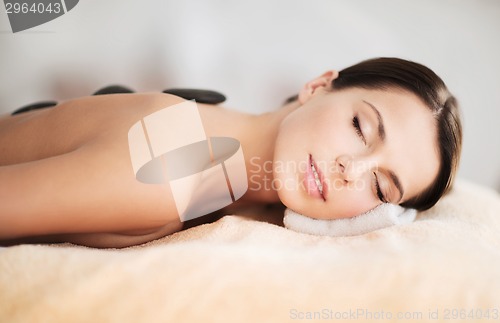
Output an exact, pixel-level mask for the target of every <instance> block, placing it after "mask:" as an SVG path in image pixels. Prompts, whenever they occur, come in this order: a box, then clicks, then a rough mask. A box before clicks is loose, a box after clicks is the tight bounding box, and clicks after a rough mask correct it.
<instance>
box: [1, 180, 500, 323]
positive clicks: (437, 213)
mask: <svg viewBox="0 0 500 323" xmlns="http://www.w3.org/2000/svg"><path fill="white" fill-rule="evenodd" d="M264 218H265V216H264V215H263V214H259V213H257V214H253V215H232V216H226V217H223V218H222V219H221V220H219V221H217V222H215V223H211V224H206V225H202V226H198V227H195V228H191V229H189V230H186V231H183V232H179V233H176V234H173V235H171V236H168V237H165V238H163V239H160V240H157V241H154V242H151V243H149V244H146V245H143V246H140V247H134V248H129V249H122V250H110V249H108V250H98V249H91V248H85V247H80V246H74V245H70V244H65V245H21V246H16V247H9V248H2V249H0V322H120V323H124V322H305V321H307V322H312V321H332V322H333V321H337V320H338V321H341V322H369V321H376V322H405V321H406V322H437V321H446V322H452V321H453V322H460V321H464V322H483V321H484V322H494V321H499V320H500V312H499V311H500V197H499V195H498V193H496V192H494V191H491V190H488V189H485V188H482V187H478V186H476V185H473V184H471V183H467V182H463V181H461V182H458V183H457V185H456V187H455V190H454V191H453V192H452V193H451V194H450V195H449V196H447V197H446V198H444V199H443V200H442V201H440V202H439V203H438V204H437V205H436V206H435V207H434V208H433V209H431V210H429V211H427V212H424V213H420V214H419V215H418V216H417V220H416V222H414V223H412V224H408V225H401V226H394V227H390V228H386V229H381V230H378V231H375V232H371V233H368V234H364V235H361V236H354V237H337V238H333V237H318V236H311V235H306V234H301V233H296V232H293V231H290V230H287V229H285V228H283V227H282V226H280V222H281V218H279V217H278V218H276V217H275V218H272V221H270V222H271V223H268V222H266V221H265V220H264ZM495 318H496V320H495Z"/></svg>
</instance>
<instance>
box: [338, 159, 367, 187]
mask: <svg viewBox="0 0 500 323" xmlns="http://www.w3.org/2000/svg"><path fill="white" fill-rule="evenodd" d="M337 164H338V166H339V173H340V174H341V176H342V179H343V180H344V181H346V182H352V181H355V180H357V179H359V178H360V177H361V176H362V175H363V174H364V173H365V172H366V171H367V169H366V167H364V165H365V161H364V160H360V159H356V158H354V157H353V156H349V155H342V156H340V157H339V158H337Z"/></svg>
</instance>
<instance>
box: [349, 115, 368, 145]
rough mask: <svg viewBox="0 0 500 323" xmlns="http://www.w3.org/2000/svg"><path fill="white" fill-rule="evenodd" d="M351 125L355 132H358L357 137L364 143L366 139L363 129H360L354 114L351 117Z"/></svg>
mask: <svg viewBox="0 0 500 323" xmlns="http://www.w3.org/2000/svg"><path fill="white" fill-rule="evenodd" d="M352 125H353V127H354V130H356V133H357V134H358V136H359V138H361V140H362V141H363V143H364V144H365V145H366V139H365V136H364V135H363V131H361V126H360V125H359V118H358V116H354V118H352Z"/></svg>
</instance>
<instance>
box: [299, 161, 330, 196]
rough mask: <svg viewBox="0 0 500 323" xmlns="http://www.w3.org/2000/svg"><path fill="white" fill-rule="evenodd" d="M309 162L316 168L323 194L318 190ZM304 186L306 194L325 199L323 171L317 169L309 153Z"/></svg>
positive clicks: (325, 187) (326, 190) (325, 186)
mask: <svg viewBox="0 0 500 323" xmlns="http://www.w3.org/2000/svg"><path fill="white" fill-rule="evenodd" d="M311 163H312V164H313V165H314V168H315V169H316V172H317V173H318V176H319V180H320V182H321V185H322V186H323V194H321V192H320V191H319V188H318V185H316V180H315V178H314V174H313V171H312V167H311ZM305 186H306V189H307V194H309V195H310V196H312V197H316V198H319V199H322V200H323V201H326V196H327V193H328V187H327V185H326V183H325V180H324V176H323V173H322V172H321V169H319V167H318V165H317V164H316V162H315V161H314V158H313V157H312V155H311V154H309V159H308V163H307V171H306V174H305Z"/></svg>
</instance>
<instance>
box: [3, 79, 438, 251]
mask: <svg viewBox="0 0 500 323" xmlns="http://www.w3.org/2000/svg"><path fill="white" fill-rule="evenodd" d="M336 76H337V72H335V71H328V72H326V73H325V74H323V75H321V76H320V77H318V78H316V79H314V80H312V81H311V82H308V83H307V84H305V85H304V87H303V89H302V90H301V91H300V95H299V100H298V101H296V102H292V103H289V104H287V105H285V106H284V107H280V108H279V109H276V110H275V111H272V112H268V113H263V114H260V115H251V114H246V113H242V112H238V111H236V110H235V109H229V108H226V107H222V106H212V105H205V104H198V109H199V112H200V115H201V119H202V122H203V126H204V129H205V133H206V134H207V136H209V137H211V136H227V137H233V138H236V139H238V140H239V141H240V143H241V145H242V150H243V153H244V156H245V164H246V167H247V175H248V183H249V186H248V191H247V192H246V194H245V195H244V196H243V197H242V198H241V199H239V200H238V201H236V202H235V203H233V204H232V205H230V206H228V207H226V208H224V209H222V210H220V211H219V212H217V213H218V214H228V213H232V212H237V210H238V209H241V208H245V207H246V206H249V205H255V204H256V203H263V204H267V203H277V202H280V201H281V202H282V203H283V204H284V205H286V206H288V207H290V208H292V209H294V210H296V211H298V212H301V213H303V214H305V215H308V216H310V217H314V218H320V219H335V218H346V217H352V216H355V215H358V214H360V213H363V212H365V211H367V210H369V209H371V208H373V207H375V206H377V205H378V204H380V203H382V202H381V201H380V200H379V199H378V198H377V195H376V192H375V190H374V185H373V183H374V180H373V176H374V175H373V173H374V172H375V173H376V174H378V180H379V184H380V186H381V188H382V190H383V192H384V194H386V196H387V198H388V199H390V201H391V202H393V203H401V202H403V201H405V200H407V199H409V198H411V197H413V196H414V195H415V194H418V193H419V192H421V191H423V190H424V189H425V188H426V187H427V186H428V185H430V184H431V182H432V181H433V179H434V178H435V177H436V175H437V170H438V166H439V161H438V155H437V146H436V144H435V143H436V129H435V126H434V122H433V119H432V114H431V113H430V111H429V110H428V109H427V108H426V107H425V105H424V104H423V103H422V102H420V100H419V99H418V98H416V97H415V96H414V95H412V94H409V93H407V92H404V91H400V90H396V89H392V90H384V91H373V90H365V89H349V90H342V91H333V92H332V91H330V90H329V84H331V81H332V80H334V79H335V78H336ZM182 101H183V99H181V98H178V97H175V96H172V95H167V94H158V93H143V94H114V95H103V96H93V97H85V98H80V99H75V100H70V101H66V102H63V103H61V104H59V105H58V106H56V107H54V108H50V109H43V110H37V111H32V112H28V113H24V114H20V115H16V116H4V117H0V223H1V225H0V241H3V242H4V244H9V243H19V242H60V241H67V242H73V243H77V244H83V245H87V246H93V247H126V246H131V245H136V244H141V243H144V242H147V241H151V240H154V239H157V238H160V237H162V236H165V235H168V234H171V233H173V232H177V231H179V230H182V229H183V228H187V227H190V226H192V225H194V224H199V223H203V222H206V221H209V219H210V216H206V217H202V218H200V219H197V220H193V221H194V222H191V223H189V222H186V223H184V224H183V223H181V222H180V220H179V217H178V215H177V211H176V208H175V203H174V201H173V197H172V192H171V191H170V188H169V186H168V184H165V185H148V184H143V183H140V182H138V181H137V180H136V179H135V178H134V174H133V172H132V170H131V164H130V157H129V151H128V141H127V133H128V130H129V128H130V126H131V125H132V124H134V123H135V122H137V120H139V119H140V118H143V117H144V116H146V115H149V114H151V113H153V112H155V111H158V110H160V109H164V108H165V107H168V106H170V105H174V104H176V103H179V102H182ZM364 101H366V102H369V103H370V104H373V105H374V106H376V108H377V109H378V110H379V112H380V114H381V116H382V118H383V121H384V126H385V132H386V137H385V140H384V141H381V140H380V139H377V136H376V135H375V134H376V132H377V131H376V130H377V129H378V128H377V127H378V126H377V125H376V120H377V118H376V116H375V114H374V113H373V109H372V108H371V107H370V106H369V105H368V104H367V103H365V102H364ZM355 114H358V115H359V123H360V126H361V130H362V132H363V136H364V139H362V137H360V136H359V134H358V133H357V132H356V131H355V129H354V127H353V123H352V118H353V115H355ZM166 126H168V125H166ZM256 130H258V131H256ZM364 141H366V145H365V143H364ZM309 154H312V156H313V158H314V160H315V162H316V163H317V165H318V168H319V169H320V171H321V172H322V173H323V174H324V176H325V182H326V183H327V185H328V186H329V190H328V196H327V198H326V200H324V199H320V198H317V197H313V196H311V195H310V194H308V191H307V189H305V187H304V185H303V181H304V178H305V174H304V170H300V165H303V166H304V167H305V165H306V164H307V161H308V156H309ZM286 162H288V165H290V163H292V164H293V163H295V164H296V165H298V166H299V169H293V167H291V168H289V169H288V168H283V167H280V166H282V165H283V164H285V163H286ZM356 165H358V166H359V165H370V167H371V168H370V167H355V166H356ZM387 171H393V172H394V173H396V174H397V175H398V177H399V179H400V182H401V185H402V186H403V188H404V195H403V196H402V198H401V200H399V194H397V191H396V190H395V188H394V187H393V186H394V185H392V184H391V181H390V180H388V178H389V177H388V176H387ZM284 183H288V185H281V184H284Z"/></svg>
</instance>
